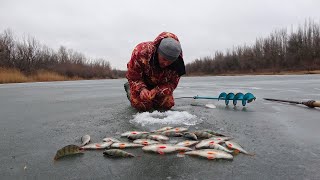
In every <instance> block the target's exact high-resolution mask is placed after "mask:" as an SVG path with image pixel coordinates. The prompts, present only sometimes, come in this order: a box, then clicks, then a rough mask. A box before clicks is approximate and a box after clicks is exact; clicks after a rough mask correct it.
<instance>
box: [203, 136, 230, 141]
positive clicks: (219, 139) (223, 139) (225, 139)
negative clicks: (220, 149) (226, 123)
mask: <svg viewBox="0 0 320 180" xmlns="http://www.w3.org/2000/svg"><path fill="white" fill-rule="evenodd" d="M209 139H213V140H216V141H221V142H224V141H229V140H231V139H233V138H232V137H227V136H215V137H211V138H209Z"/></svg>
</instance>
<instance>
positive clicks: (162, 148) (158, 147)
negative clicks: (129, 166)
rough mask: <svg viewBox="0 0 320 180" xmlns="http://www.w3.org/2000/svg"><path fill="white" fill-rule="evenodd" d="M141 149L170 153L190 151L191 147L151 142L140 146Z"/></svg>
mask: <svg viewBox="0 0 320 180" xmlns="http://www.w3.org/2000/svg"><path fill="white" fill-rule="evenodd" d="M142 150H143V151H147V152H156V153H159V154H165V153H172V152H176V151H178V152H185V151H191V150H192V149H190V148H188V147H183V146H177V145H172V144H152V145H149V146H145V147H143V148H142Z"/></svg>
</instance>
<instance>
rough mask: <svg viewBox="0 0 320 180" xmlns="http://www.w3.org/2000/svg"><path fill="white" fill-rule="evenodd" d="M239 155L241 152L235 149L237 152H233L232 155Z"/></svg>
mask: <svg viewBox="0 0 320 180" xmlns="http://www.w3.org/2000/svg"><path fill="white" fill-rule="evenodd" d="M239 153H240V151H239V150H238V149H235V150H234V151H233V153H232V155H234V156H236V155H238V154H239Z"/></svg>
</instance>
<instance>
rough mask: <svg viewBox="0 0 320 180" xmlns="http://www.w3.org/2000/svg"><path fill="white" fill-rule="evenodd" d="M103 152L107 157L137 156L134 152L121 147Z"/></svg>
mask: <svg viewBox="0 0 320 180" xmlns="http://www.w3.org/2000/svg"><path fill="white" fill-rule="evenodd" d="M103 154H104V155H105V156H107V157H135V156H134V155H133V154H131V153H128V152H126V151H123V150H120V149H109V150H105V151H103Z"/></svg>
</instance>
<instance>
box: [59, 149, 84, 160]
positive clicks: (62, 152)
mask: <svg viewBox="0 0 320 180" xmlns="http://www.w3.org/2000/svg"><path fill="white" fill-rule="evenodd" d="M81 153H83V151H81V149H80V147H79V146H77V145H67V146H65V147H63V148H61V149H59V150H58V151H57V153H56V155H55V156H54V160H58V159H60V158H62V157H64V156H69V155H74V154H81Z"/></svg>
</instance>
